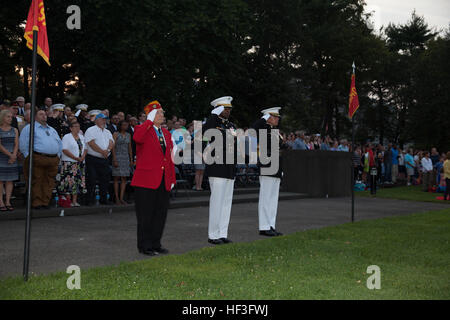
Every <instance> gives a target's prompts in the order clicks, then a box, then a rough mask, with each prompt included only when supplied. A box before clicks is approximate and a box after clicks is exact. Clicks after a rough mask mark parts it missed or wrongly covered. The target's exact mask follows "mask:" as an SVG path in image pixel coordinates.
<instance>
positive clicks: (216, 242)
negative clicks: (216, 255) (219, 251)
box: [208, 239, 224, 244]
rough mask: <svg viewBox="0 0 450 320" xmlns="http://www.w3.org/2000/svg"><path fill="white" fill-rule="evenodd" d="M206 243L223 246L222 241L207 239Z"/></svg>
mask: <svg viewBox="0 0 450 320" xmlns="http://www.w3.org/2000/svg"><path fill="white" fill-rule="evenodd" d="M208 242H209V243H212V244H223V243H224V242H223V241H222V240H220V239H208Z"/></svg>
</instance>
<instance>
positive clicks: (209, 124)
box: [203, 114, 237, 179]
mask: <svg viewBox="0 0 450 320" xmlns="http://www.w3.org/2000/svg"><path fill="white" fill-rule="evenodd" d="M208 129H219V130H220V131H221V132H222V139H223V149H222V150H223V151H222V152H223V164H215V163H214V164H211V165H208V164H206V170H205V171H206V174H207V175H208V177H218V178H225V179H234V178H235V176H236V151H237V150H236V149H237V148H236V139H234V142H233V145H232V146H230V145H227V140H226V130H227V129H236V127H235V126H234V124H233V123H232V122H230V121H228V119H223V118H220V117H219V116H217V115H215V114H211V116H210V117H209V119H208V120H207V121H206V123H205V124H204V125H203V133H205V131H206V130H208ZM210 142H211V143H212V142H214V138H212V140H211V141H210ZM227 148H228V149H229V148H233V150H234V160H235V161H234V163H233V164H225V163H226V151H227ZM211 155H212V156H213V157H214V156H215V152H212V154H211Z"/></svg>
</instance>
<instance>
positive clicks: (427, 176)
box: [421, 151, 433, 192]
mask: <svg viewBox="0 0 450 320" xmlns="http://www.w3.org/2000/svg"><path fill="white" fill-rule="evenodd" d="M421 163H422V179H423V191H425V192H427V191H430V190H431V186H432V181H431V178H432V175H433V162H432V161H431V159H430V153H429V152H428V151H426V152H425V154H424V157H423V158H422V161H421Z"/></svg>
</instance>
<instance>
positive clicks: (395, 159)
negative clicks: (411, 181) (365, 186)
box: [391, 144, 398, 183]
mask: <svg viewBox="0 0 450 320" xmlns="http://www.w3.org/2000/svg"><path fill="white" fill-rule="evenodd" d="M391 155H392V183H396V182H397V178H398V150H397V146H396V145H395V144H394V145H393V146H392V149H391Z"/></svg>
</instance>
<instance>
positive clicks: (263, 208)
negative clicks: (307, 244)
mask: <svg viewBox="0 0 450 320" xmlns="http://www.w3.org/2000/svg"><path fill="white" fill-rule="evenodd" d="M280 109H281V108H278V107H277V108H270V109H265V110H263V111H262V113H263V116H262V117H261V118H260V119H259V120H257V121H256V122H255V123H254V124H253V125H252V128H253V129H255V130H256V132H257V136H258V145H259V141H260V139H259V135H260V132H259V130H260V129H266V130H267V155H268V157H271V154H270V153H271V139H272V138H271V136H272V134H275V131H273V130H275V129H278V122H279V119H280V113H279V111H280ZM278 136H279V135H278ZM278 143H279V145H278V147H280V145H281V138H280V137H279V139H278ZM259 148H261V146H259ZM278 160H279V161H278V163H279V167H278V171H277V172H276V173H275V174H274V175H263V174H262V173H260V176H259V184H260V189H259V203H258V218H259V234H260V235H263V236H269V237H274V236H280V235H282V233H280V232H278V231H276V229H275V223H276V219H277V210H278V195H279V191H280V182H281V177H282V175H283V172H282V169H281V159H278ZM258 166H259V167H260V168H261V167H268V166H270V164H267V165H262V164H261V162H260V161H258Z"/></svg>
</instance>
